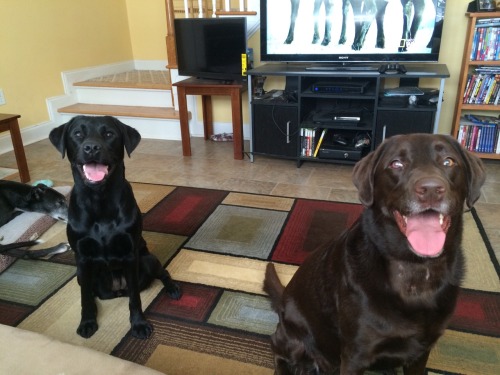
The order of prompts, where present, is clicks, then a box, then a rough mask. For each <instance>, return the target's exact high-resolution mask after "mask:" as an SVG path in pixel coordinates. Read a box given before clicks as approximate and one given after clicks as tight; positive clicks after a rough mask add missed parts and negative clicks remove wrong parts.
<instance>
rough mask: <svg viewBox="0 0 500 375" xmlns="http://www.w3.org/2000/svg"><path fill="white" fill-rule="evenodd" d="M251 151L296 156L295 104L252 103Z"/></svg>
mask: <svg viewBox="0 0 500 375" xmlns="http://www.w3.org/2000/svg"><path fill="white" fill-rule="evenodd" d="M253 124H254V126H253V137H252V139H253V151H254V153H256V154H266V155H274V156H284V157H297V153H298V110H297V107H296V106H289V105H288V106H287V105H271V104H269V105H268V104H254V105H253Z"/></svg>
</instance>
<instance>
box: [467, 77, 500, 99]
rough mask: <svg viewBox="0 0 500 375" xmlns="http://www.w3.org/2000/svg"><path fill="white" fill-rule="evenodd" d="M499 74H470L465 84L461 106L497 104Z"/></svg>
mask: <svg viewBox="0 0 500 375" xmlns="http://www.w3.org/2000/svg"><path fill="white" fill-rule="evenodd" d="M499 85H500V74H482V73H480V74H470V75H469V76H468V77H467V82H466V84H465V89H464V95H463V99H462V102H463V104H497V103H498V100H499V93H498V91H499V90H498V88H499Z"/></svg>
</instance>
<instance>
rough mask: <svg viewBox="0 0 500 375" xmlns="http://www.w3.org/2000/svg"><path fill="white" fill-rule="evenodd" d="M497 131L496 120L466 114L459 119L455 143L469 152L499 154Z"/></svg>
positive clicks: (497, 122)
mask: <svg viewBox="0 0 500 375" xmlns="http://www.w3.org/2000/svg"><path fill="white" fill-rule="evenodd" d="M499 130H500V120H499V119H498V118H495V117H493V116H483V115H472V114H467V115H465V116H463V117H461V118H460V126H459V131H458V135H457V141H458V142H459V143H460V144H461V145H462V147H464V148H465V149H467V150H469V151H473V152H478V153H497V154H500V144H499V142H500V140H499Z"/></svg>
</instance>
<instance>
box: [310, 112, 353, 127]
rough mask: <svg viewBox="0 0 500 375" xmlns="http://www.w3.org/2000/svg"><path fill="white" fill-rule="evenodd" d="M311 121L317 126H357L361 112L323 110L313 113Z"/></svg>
mask: <svg viewBox="0 0 500 375" xmlns="http://www.w3.org/2000/svg"><path fill="white" fill-rule="evenodd" d="M311 120H312V121H313V122H314V123H317V124H330V123H342V124H343V125H348V124H349V125H357V124H358V122H360V121H361V111H342V110H335V109H334V110H331V109H330V110H323V111H318V112H315V113H313V114H312V118H311Z"/></svg>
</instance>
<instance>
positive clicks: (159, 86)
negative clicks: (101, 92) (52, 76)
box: [73, 81, 172, 91]
mask: <svg viewBox="0 0 500 375" xmlns="http://www.w3.org/2000/svg"><path fill="white" fill-rule="evenodd" d="M73 86H78V87H106V88H117V89H149V90H166V91H167V90H172V85H169V84H166V83H129V82H96V81H91V82H88V81H82V82H75V83H73Z"/></svg>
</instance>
